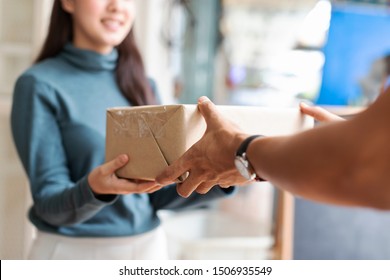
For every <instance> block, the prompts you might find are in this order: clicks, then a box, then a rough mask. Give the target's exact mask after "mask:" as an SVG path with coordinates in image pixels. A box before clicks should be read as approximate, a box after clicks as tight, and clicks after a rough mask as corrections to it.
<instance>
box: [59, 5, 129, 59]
mask: <svg viewBox="0 0 390 280" xmlns="http://www.w3.org/2000/svg"><path fill="white" fill-rule="evenodd" d="M61 1H62V7H63V9H64V10H65V11H67V12H68V13H70V14H71V15H72V18H73V32H74V38H73V44H74V45H75V46H76V47H78V48H82V49H88V50H93V51H96V52H98V53H101V54H107V53H109V52H111V51H112V49H113V47H115V46H117V45H119V44H120V43H121V42H122V41H123V39H124V38H125V37H126V36H127V34H128V33H129V32H130V30H131V28H132V26H133V22H134V17H135V0H61Z"/></svg>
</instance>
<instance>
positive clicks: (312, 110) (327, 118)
mask: <svg viewBox="0 0 390 280" xmlns="http://www.w3.org/2000/svg"><path fill="white" fill-rule="evenodd" d="M299 107H300V109H301V112H302V113H303V114H305V115H308V116H311V117H313V118H314V119H315V120H317V121H319V122H332V121H343V120H344V119H343V118H341V117H339V116H337V115H335V114H332V113H331V112H328V111H326V110H325V109H323V108H321V107H318V106H309V105H307V104H305V103H303V102H301V103H300V104H299Z"/></svg>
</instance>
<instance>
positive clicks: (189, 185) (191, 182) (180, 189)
mask: <svg viewBox="0 0 390 280" xmlns="http://www.w3.org/2000/svg"><path fill="white" fill-rule="evenodd" d="M197 177H199V176H191V173H190V176H188V177H187V179H185V180H184V182H183V183H181V184H177V187H176V189H177V193H178V194H179V195H180V196H182V197H189V196H190V195H191V194H192V193H193V192H194V191H195V190H196V189H197V187H198V186H199V185H200V183H201V181H198V180H195V179H194V178H197Z"/></svg>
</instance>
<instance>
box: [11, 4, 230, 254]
mask: <svg viewBox="0 0 390 280" xmlns="http://www.w3.org/2000/svg"><path fill="white" fill-rule="evenodd" d="M134 2H135V1H132V0H55V1H54V6H53V11H52V16H51V22H50V27H49V32H48V36H47V38H46V41H45V44H44V46H43V48H42V51H41V53H40V55H39V57H38V59H37V61H36V63H35V65H33V66H32V67H31V68H30V69H28V70H27V71H26V72H25V73H23V74H22V75H21V77H19V79H18V81H17V82H16V85H15V90H14V99H13V108H12V116H11V124H12V132H13V136H14V141H15V144H16V147H17V150H18V153H19V156H20V158H21V161H22V163H23V165H24V168H25V170H26V172H27V175H28V177H29V181H30V185H31V192H32V197H33V202H34V203H33V206H32V207H31V209H30V211H29V219H30V220H31V222H32V223H33V224H34V225H35V226H36V227H37V229H38V236H37V238H36V240H35V241H34V244H33V247H32V250H31V254H30V256H29V258H33V259H164V258H167V248H166V243H165V239H164V238H165V237H164V235H163V232H162V230H161V229H160V227H159V224H160V221H159V219H158V217H157V216H156V211H157V210H159V209H177V208H182V207H187V206H194V205H197V204H199V203H200V202H201V203H204V202H206V201H207V200H210V199H215V198H217V197H222V196H226V195H227V194H229V193H231V192H232V191H233V190H232V188H230V189H229V190H227V191H226V190H222V189H221V188H219V187H217V188H215V190H214V191H213V192H212V193H210V195H208V196H207V197H202V198H201V199H200V197H198V196H197V195H194V196H193V197H191V198H190V199H187V200H186V199H183V198H181V197H180V196H178V195H177V192H176V186H175V185H171V186H167V187H164V188H162V186H160V185H158V184H156V183H155V182H139V181H129V180H124V179H119V178H118V177H116V175H115V170H117V169H118V168H120V167H121V166H123V165H125V164H126V163H127V162H129V164H131V158H130V159H129V157H128V156H127V155H120V156H118V157H117V158H116V159H114V160H113V161H110V162H107V163H104V150H105V117H106V108H108V107H114V106H129V105H131V106H138V105H145V104H153V103H155V102H156V101H155V99H156V96H155V95H154V94H153V93H154V91H153V87H151V84H150V83H149V81H148V79H147V78H146V76H145V72H144V68H143V64H142V59H141V56H140V54H139V51H138V49H137V47H136V44H135V41H134V35H133V29H132V26H133V22H134V17H135V3H134Z"/></svg>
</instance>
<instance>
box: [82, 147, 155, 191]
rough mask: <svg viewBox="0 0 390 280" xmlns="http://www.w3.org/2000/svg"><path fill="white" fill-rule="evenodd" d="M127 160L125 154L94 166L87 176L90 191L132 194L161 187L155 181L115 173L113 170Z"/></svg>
mask: <svg viewBox="0 0 390 280" xmlns="http://www.w3.org/2000/svg"><path fill="white" fill-rule="evenodd" d="M128 161H129V158H128V156H127V155H124V154H123V155H120V156H118V157H117V158H115V159H113V160H112V161H109V162H107V163H104V164H102V165H100V166H98V167H96V168H95V169H94V170H92V172H91V173H90V174H89V176H88V183H89V185H90V186H91V189H92V191H93V192H94V193H95V194H97V195H102V194H132V193H152V192H155V191H157V190H159V189H161V188H162V186H161V185H159V184H157V183H156V182H155V181H141V180H128V179H121V178H118V177H117V176H116V175H115V171H116V170H117V169H119V168H121V167H122V166H124V165H125V164H126V163H127V162H128Z"/></svg>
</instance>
